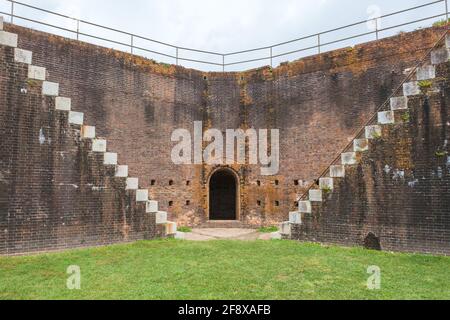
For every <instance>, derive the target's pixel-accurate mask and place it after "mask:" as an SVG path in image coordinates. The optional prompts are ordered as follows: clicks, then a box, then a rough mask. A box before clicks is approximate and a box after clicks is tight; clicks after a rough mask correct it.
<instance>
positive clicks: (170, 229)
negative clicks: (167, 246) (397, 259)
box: [166, 221, 177, 236]
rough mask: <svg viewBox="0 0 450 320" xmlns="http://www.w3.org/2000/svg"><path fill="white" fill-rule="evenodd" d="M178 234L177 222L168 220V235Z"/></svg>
mask: <svg viewBox="0 0 450 320" xmlns="http://www.w3.org/2000/svg"><path fill="white" fill-rule="evenodd" d="M176 234H177V224H176V223H175V222H171V221H167V223H166V235H168V236H175V235H176Z"/></svg>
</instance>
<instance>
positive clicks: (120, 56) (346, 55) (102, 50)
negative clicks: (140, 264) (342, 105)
mask: <svg viewBox="0 0 450 320" xmlns="http://www.w3.org/2000/svg"><path fill="white" fill-rule="evenodd" d="M447 28H448V27H447V26H444V27H430V28H425V29H420V30H417V31H413V32H408V33H401V34H399V35H396V36H392V37H388V38H384V39H381V40H377V41H372V42H367V43H363V44H359V45H356V46H354V47H346V48H342V49H337V50H333V51H329V52H325V53H321V54H316V55H312V56H308V57H305V58H301V59H298V60H295V61H292V62H286V63H282V64H281V65H280V66H278V67H276V68H271V67H270V66H266V67H261V68H257V69H252V70H247V71H243V72H202V71H199V70H195V69H188V68H185V67H182V66H176V65H170V64H165V63H158V62H156V61H155V60H152V59H147V58H144V57H141V56H138V55H134V54H130V53H127V52H123V51H119V50H115V49H109V48H106V47H102V46H98V45H94V44H90V43H87V42H82V41H78V40H73V39H69V38H65V37H62V36H57V35H54V34H50V33H46V32H42V31H37V30H33V29H30V28H25V27H21V26H18V25H14V24H9V23H5V26H4V29H5V30H8V31H9V32H13V33H17V34H19V35H21V34H22V35H24V34H26V35H28V36H30V37H33V38H36V39H37V40H39V38H46V40H47V41H48V40H50V41H51V42H53V43H55V45H57V46H60V48H61V49H62V48H65V49H66V50H70V49H75V48H77V49H82V50H86V51H89V52H90V53H93V52H95V53H96V54H100V55H109V56H111V57H113V58H115V59H117V62H118V63H119V64H122V65H123V66H126V67H128V68H136V69H140V70H141V71H147V72H151V73H156V74H161V75H165V76H170V77H175V78H192V77H206V78H207V79H208V80H214V79H221V80H224V79H226V78H229V79H233V80H242V78H245V80H252V81H258V80H260V81H266V80H273V79H276V78H280V77H286V76H287V77H289V76H293V75H298V74H305V73H311V72H317V71H329V72H338V71H339V69H340V68H344V67H348V66H350V65H354V68H352V70H353V71H354V72H356V73H359V72H364V69H363V68H358V65H359V64H362V63H364V65H366V66H367V62H368V61H371V60H373V61H377V60H379V59H382V58H383V57H388V56H391V55H394V54H404V53H408V52H412V51H420V50H426V49H427V48H431V47H432V46H433V45H434V44H435V42H436V41H438V39H439V38H440V37H441V35H442V34H443V33H444V32H445V30H446V29H447ZM418 38H419V42H420V43H422V44H423V46H420V47H418V46H417V39H418ZM412 39H414V40H415V41H412ZM410 40H411V41H410ZM399 43H401V44H402V45H401V46H399ZM408 43H411V45H408Z"/></svg>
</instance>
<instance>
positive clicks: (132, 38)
mask: <svg viewBox="0 0 450 320" xmlns="http://www.w3.org/2000/svg"><path fill="white" fill-rule="evenodd" d="M133 46H134V36H133V35H131V54H133V51H134V50H133Z"/></svg>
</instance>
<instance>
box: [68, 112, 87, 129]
mask: <svg viewBox="0 0 450 320" xmlns="http://www.w3.org/2000/svg"><path fill="white" fill-rule="evenodd" d="M83 122H84V113H82V112H75V111H69V124H72V125H76V126H82V125H83Z"/></svg>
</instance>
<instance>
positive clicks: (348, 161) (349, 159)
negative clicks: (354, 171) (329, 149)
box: [341, 152, 358, 166]
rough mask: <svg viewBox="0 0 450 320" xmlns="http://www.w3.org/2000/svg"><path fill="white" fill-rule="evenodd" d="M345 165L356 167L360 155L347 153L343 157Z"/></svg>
mask: <svg viewBox="0 0 450 320" xmlns="http://www.w3.org/2000/svg"><path fill="white" fill-rule="evenodd" d="M341 160H342V164H343V165H349V166H352V165H355V164H358V155H357V153H356V152H346V153H343V154H342V155H341Z"/></svg>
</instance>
